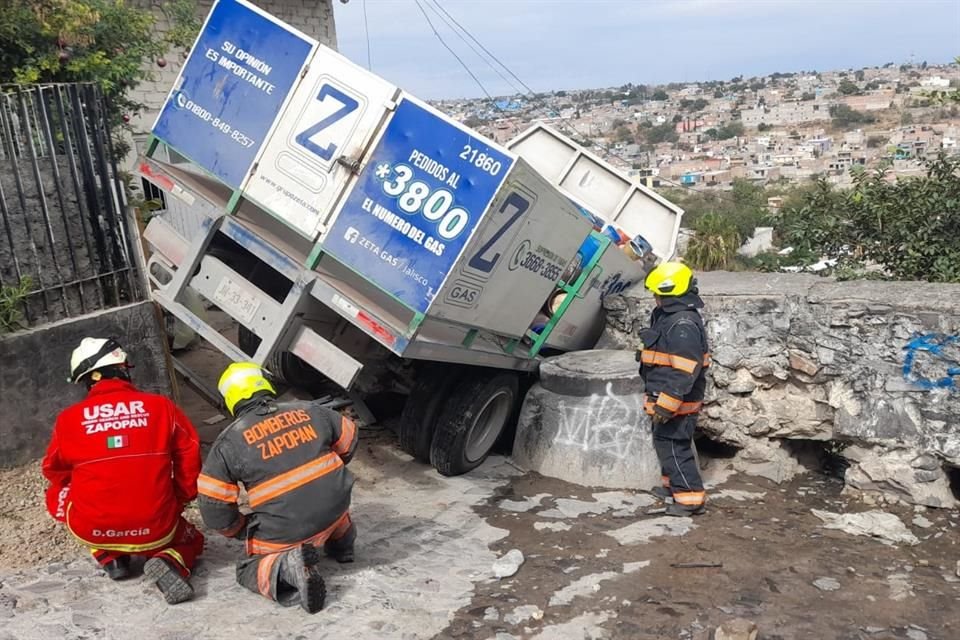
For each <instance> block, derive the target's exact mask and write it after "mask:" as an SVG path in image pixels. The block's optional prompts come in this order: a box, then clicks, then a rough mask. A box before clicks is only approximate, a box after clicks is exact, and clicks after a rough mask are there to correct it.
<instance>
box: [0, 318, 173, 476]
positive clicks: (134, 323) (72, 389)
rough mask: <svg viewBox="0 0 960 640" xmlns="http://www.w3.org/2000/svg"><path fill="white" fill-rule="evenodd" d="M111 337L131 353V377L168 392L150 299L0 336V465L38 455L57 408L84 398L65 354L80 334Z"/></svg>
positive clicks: (161, 336)
mask: <svg viewBox="0 0 960 640" xmlns="http://www.w3.org/2000/svg"><path fill="white" fill-rule="evenodd" d="M87 336H91V337H112V338H115V339H117V340H118V341H119V342H120V344H122V345H123V346H124V348H125V349H126V350H127V353H129V354H130V359H131V362H133V364H134V366H135V368H134V369H133V372H132V375H133V380H134V382H135V383H136V384H137V386H139V387H140V388H141V389H143V390H144V391H151V392H153V393H162V394H165V395H168V396H171V397H172V394H173V392H174V383H173V378H172V375H173V373H172V369H171V367H170V366H169V364H168V359H169V358H168V355H167V345H166V335H165V333H164V330H163V325H162V324H161V321H160V315H159V313H158V308H157V306H156V304H155V303H153V302H140V303H137V304H132V305H128V306H125V307H120V308H117V309H110V310H108V311H100V312H97V313H93V314H90V315H87V316H83V317H80V318H72V319H70V320H64V321H62V322H55V323H51V324H46V325H43V326H42V327H37V328H35V329H29V330H26V331H20V332H18V333H13V334H9V335H5V336H2V337H0V362H3V367H0V389H2V391H3V393H0V416H2V417H0V467H6V466H13V465H17V464H21V463H24V462H28V461H30V460H34V459H36V458H38V457H40V456H42V455H43V452H44V451H45V450H46V447H47V443H48V442H49V440H50V432H51V431H52V429H53V423H54V420H55V419H56V417H57V414H59V413H60V411H62V410H63V409H64V408H66V407H67V406H69V405H70V404H72V403H74V402H77V401H79V400H80V399H82V398H83V395H84V390H83V388H82V387H80V386H78V385H75V384H70V383H69V382H67V378H68V377H69V375H70V354H71V353H72V352H73V350H74V348H76V346H77V345H78V344H80V340H82V339H83V338H85V337H87Z"/></svg>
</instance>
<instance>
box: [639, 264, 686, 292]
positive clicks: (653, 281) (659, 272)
mask: <svg viewBox="0 0 960 640" xmlns="http://www.w3.org/2000/svg"><path fill="white" fill-rule="evenodd" d="M692 282H693V271H692V270H691V269H690V267H688V266H687V265H685V264H683V263H682V262H664V263H662V264H659V265H657V266H656V267H654V269H653V270H652V271H650V273H648V274H647V278H646V280H644V281H643V286H645V287H646V288H647V289H648V290H650V291H651V292H652V293H653V294H654V295H657V296H672V297H676V296H682V295H683V294H685V293H686V292H687V291H689V290H690V284H691V283H692Z"/></svg>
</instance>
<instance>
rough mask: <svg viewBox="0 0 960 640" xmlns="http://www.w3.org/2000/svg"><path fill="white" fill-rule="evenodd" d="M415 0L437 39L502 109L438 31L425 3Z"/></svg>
mask: <svg viewBox="0 0 960 640" xmlns="http://www.w3.org/2000/svg"><path fill="white" fill-rule="evenodd" d="M413 1H414V2H415V3H416V5H417V8H418V9H420V13H422V14H423V17H424V18H425V19H426V21H427V24H428V25H430V30H431V31H433V35H435V36H436V37H437V40H439V41H440V44H442V45H443V46H444V47H445V48H446V50H447V51H449V52H450V55H452V56H453V57H454V58H456V59H457V62H459V63H460V66H462V67H463V69H464V71H466V72H467V73H468V74H469V75H470V77H471V78H473V81H474V82H476V83H477V86H479V87H480V90H481V91H483V94H484V95H485V96H487V99H488V100H490V102H491V104H493V106H494V107H495V108H496V109H500V107H498V106H497V103H496V102H495V101H494V99H493V96H491V95H490V93H489V92H488V91H487V89H486V87H484V86H483V83H482V82H480V79H479V78H477V76H475V75H474V73H473V71H471V70H470V67H468V66H467V63H465V62H464V61H463V60H462V59H461V58H460V56H458V55H457V52H456V51H454V50H453V49H452V48H450V45H448V44H447V42H446V41H445V40H444V39H443V37H442V36H441V35H440V33H439V32H438V31H437V28H436V27H435V26H433V21H432V20H430V16H428V15H427V12H426V10H424V8H423V5H422V4H420V0H413Z"/></svg>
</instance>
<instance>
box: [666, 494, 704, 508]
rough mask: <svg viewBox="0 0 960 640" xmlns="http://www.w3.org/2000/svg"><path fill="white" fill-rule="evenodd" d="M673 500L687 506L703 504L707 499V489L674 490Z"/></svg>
mask: <svg viewBox="0 0 960 640" xmlns="http://www.w3.org/2000/svg"><path fill="white" fill-rule="evenodd" d="M673 500H674V502H676V503H677V504H685V505H687V506H696V505H701V504H703V503H704V502H706V500H707V492H706V491H674V492H673Z"/></svg>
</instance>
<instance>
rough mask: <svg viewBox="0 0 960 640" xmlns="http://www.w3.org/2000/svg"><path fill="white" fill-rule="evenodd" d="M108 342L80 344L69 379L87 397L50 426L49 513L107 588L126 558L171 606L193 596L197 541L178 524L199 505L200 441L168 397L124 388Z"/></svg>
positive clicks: (123, 370) (126, 571) (119, 358)
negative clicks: (139, 563) (83, 550)
mask: <svg viewBox="0 0 960 640" xmlns="http://www.w3.org/2000/svg"><path fill="white" fill-rule="evenodd" d="M131 366H132V365H130V363H129V362H128V359H127V353H126V351H124V350H123V348H122V347H121V346H120V345H119V344H118V343H117V342H116V341H114V340H110V339H105V338H84V339H83V340H82V341H81V342H80V346H78V347H77V348H76V349H74V351H73V355H72V356H71V358H70V380H71V381H73V382H75V383H77V384H82V385H84V386H85V387H86V388H87V397H86V398H85V399H84V400H81V401H80V402H78V403H77V404H75V405H73V406H71V407H68V408H67V409H65V410H64V411H63V413H61V414H60V415H59V416H58V417H57V422H56V424H55V425H54V427H53V437H52V438H51V439H50V445H49V447H48V448H47V454H46V456H45V457H44V459H43V475H44V476H46V478H47V480H49V481H50V486H49V488H48V489H47V510H48V511H49V512H50V515H52V516H53V517H54V518H55V519H57V520H59V521H61V522H65V523H66V525H67V528H68V529H69V530H70V533H72V534H73V535H74V537H76V538H77V539H78V540H79V541H80V542H81V543H83V544H84V545H85V546H87V547H88V548H89V549H90V552H91V553H92V554H93V557H94V559H95V560H96V561H97V562H98V563H99V564H100V566H101V567H102V568H103V569H104V571H106V573H107V575H108V576H109V577H110V578H111V579H113V580H121V579H124V578H127V577H129V576H130V575H131V556H143V557H146V558H147V560H146V563H145V564H144V565H143V571H144V573H145V574H146V575H147V577H148V578H150V579H151V580H153V581H154V582H155V583H156V585H157V587H158V588H159V589H160V591H162V592H163V595H164V598H165V599H166V601H167V602H168V603H170V604H177V603H179V602H183V601H185V600H188V599H190V598H191V597H192V596H193V588H192V587H191V585H190V581H189V577H190V571H191V570H192V569H193V565H194V563H195V562H196V560H197V557H198V556H199V555H200V554H201V552H202V551H203V534H201V533H200V532H199V531H198V530H197V529H196V528H195V527H194V526H193V525H192V524H190V523H189V522H187V521H186V520H184V519H183V516H182V515H181V514H182V512H183V507H184V505H186V504H187V503H188V502H190V501H191V500H193V499H194V498H195V497H196V496H197V474H198V473H199V471H200V441H199V439H198V438H197V432H196V431H195V430H194V428H193V425H192V424H191V423H190V420H189V419H187V417H186V416H185V415H184V414H183V412H182V411H181V410H180V408H179V407H177V405H175V404H174V403H173V401H171V400H170V399H168V398H165V397H163V396H159V395H155V394H152V393H144V392H143V391H140V390H139V389H137V388H136V387H134V386H133V383H132V382H131V381H130V371H129V370H130V367H131Z"/></svg>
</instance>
